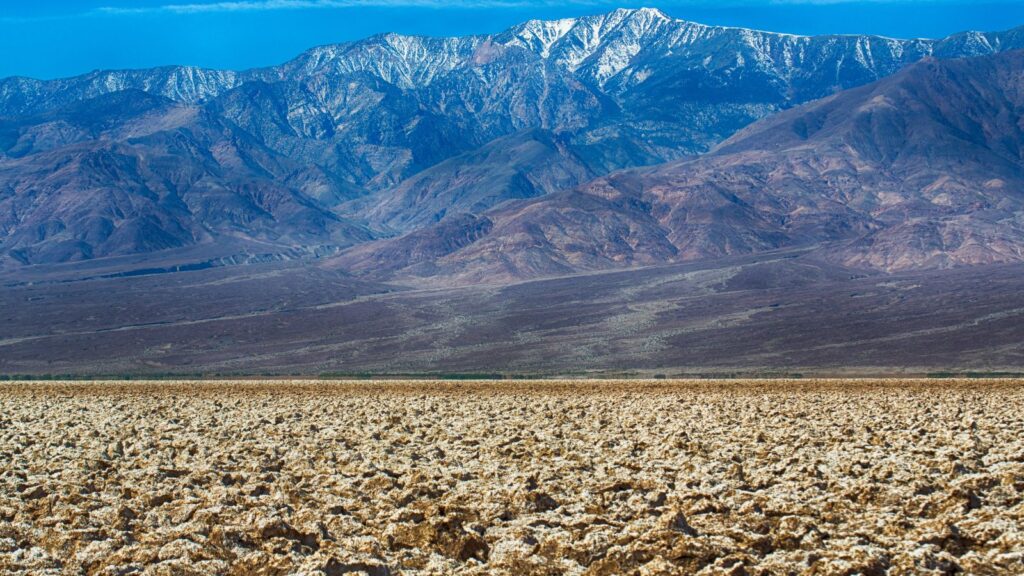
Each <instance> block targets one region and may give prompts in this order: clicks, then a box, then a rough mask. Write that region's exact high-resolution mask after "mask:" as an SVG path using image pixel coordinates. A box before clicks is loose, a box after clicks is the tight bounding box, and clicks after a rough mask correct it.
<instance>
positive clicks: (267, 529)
mask: <svg viewBox="0 0 1024 576" xmlns="http://www.w3.org/2000/svg"><path fill="white" fill-rule="evenodd" d="M0 405H2V411H0V573H3V574H104V575H115V574H239V575H241V574H247V575H248V574H255V575H260V574H267V575H269V574H308V575H323V574H326V575H337V574H369V575H372V576H381V575H388V574H593V575H599V574H953V573H966V574H1022V573H1024V504H1022V501H1024V500H1022V497H1024V382H1021V381H1013V380H970V381H967V380H938V381H924V380H813V381H810V380H792V381H778V380H776V381H704V382H694V381H626V380H623V381H540V382H532V381H531V382H526V381H495V382H457V383H456V382H428V381H416V382H398V381H360V382H326V381H263V382H257V381H253V382H247V381H230V382H229V381H201V382H200V381H197V382H188V381H173V382H169V381H164V382H130V383H127V382H122V383H118V382H44V383H40V382H34V383H33V382H12V383H7V384H4V385H2V386H0Z"/></svg>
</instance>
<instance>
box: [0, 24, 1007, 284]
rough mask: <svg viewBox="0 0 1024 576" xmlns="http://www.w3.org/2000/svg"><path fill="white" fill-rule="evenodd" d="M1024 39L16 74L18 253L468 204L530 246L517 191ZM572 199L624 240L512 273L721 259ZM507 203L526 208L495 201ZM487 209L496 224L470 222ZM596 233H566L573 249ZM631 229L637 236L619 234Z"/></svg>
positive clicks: (415, 225) (292, 242) (350, 230)
mask: <svg viewBox="0 0 1024 576" xmlns="http://www.w3.org/2000/svg"><path fill="white" fill-rule="evenodd" d="M1019 47H1024V32H1022V31H1021V30H1020V29H1017V30H1011V31H1008V32H1004V33H965V34H959V35H955V36H952V37H950V38H946V39H942V40H893V39H888V38H879V37H868V36H821V37H804V36H794V35H786V34H775V33H770V32H759V31H752V30H745V29H738V28H724V27H713V26H703V25H700V24H696V23H692V22H687V21H682V20H676V19H672V18H669V17H668V16H666V15H665V14H663V13H661V12H659V11H657V10H652V9H638V10H616V11H613V12H610V13H607V14H602V15H596V16H587V17H583V18H577V19H566V20H558V21H550V22H544V21H530V22H526V23H524V24H522V25H519V26H516V27H513V28H511V29H509V30H507V31H505V32H502V33H500V34H496V35H492V36H470V37H464V38H425V37H409V36H401V35H396V34H385V35H379V36H374V37H372V38H368V39H365V40H361V41H358V42H351V43H345V44H339V45H331V46H323V47H319V48H314V49H312V50H310V51H308V52H306V53H304V54H302V55H301V56H299V57H298V58H296V59H294V60H292V61H290V62H287V63H285V64H283V65H281V66H276V67H271V68H265V69H256V70H248V71H241V72H230V71H211V70H202V69H196V68H190V67H165V68H158V69H153V70H134V71H99V72H93V73H90V74H87V75H84V76H80V77H76V78H70V79H61V80H52V81H37V80H31V79H25V78H9V79H6V80H0V261H3V262H6V263H7V264H8V265H11V264H12V263H52V262H61V261H66V260H76V259H83V258H95V257H101V256H106V255H116V254H126V253H133V252H148V251H151V250H158V249H163V248H168V247H174V246H188V245H193V244H197V243H199V244H201V243H210V244H214V245H215V244H216V243H217V242H218V241H219V239H223V238H226V237H243V238H248V239H256V240H259V241H267V242H273V243H277V244H280V245H282V246H284V247H310V246H331V247H343V246H348V245H351V244H353V243H358V242H362V241H366V240H369V239H371V238H373V237H382V236H392V235H397V234H406V233H416V234H418V235H419V236H420V237H432V235H434V234H435V233H436V230H435V231H427V230H424V229H423V228H422V227H423V226H429V225H431V224H432V223H433V222H435V221H445V220H446V219H450V218H453V220H452V221H451V222H444V224H445V226H446V227H447V228H445V229H446V230H454V231H455V232H454V233H455V234H456V238H455V239H454V240H452V241H447V240H444V239H443V238H442V241H441V243H440V245H441V246H446V247H451V246H456V245H458V246H462V244H463V242H464V241H465V240H464V238H468V237H473V238H476V237H477V234H478V231H479V230H482V229H483V228H488V229H490V228H489V225H484V224H483V219H482V218H487V219H488V221H490V222H491V224H492V225H493V229H490V232H489V234H495V233H496V232H499V231H500V229H501V226H502V225H501V224H500V221H507V222H513V221H515V222H521V224H516V225H515V226H516V227H517V228H516V229H517V230H519V229H521V230H520V231H518V232H516V234H517V235H518V236H517V237H519V238H523V239H526V240H524V241H526V242H527V243H530V242H534V241H535V240H536V238H537V236H536V234H535V231H536V230H537V229H538V226H541V227H543V226H542V225H540V224H535V223H528V222H527V220H528V219H529V218H530V217H532V216H530V214H532V213H533V212H532V211H535V210H538V209H539V208H535V207H530V208H527V206H542V205H546V204H526V205H522V204H518V203H517V202H518V201H520V200H521V199H523V198H529V197H542V196H545V195H548V194H561V193H562V192H564V191H565V190H568V189H570V188H572V187H574V186H576V185H578V184H579V183H580V182H583V181H586V180H588V179H590V178H592V177H596V176H602V175H605V174H608V173H610V172H612V171H614V170H618V169H622V168H629V167H637V166H645V165H653V164H657V163H660V162H665V161H677V160H680V159H685V158H688V157H691V156H692V155H693V154H696V153H702V152H705V151H707V150H709V149H710V148H711V147H712V146H714V145H716V144H717V143H719V142H721V141H722V140H723V139H725V138H726V137H728V136H730V135H731V134H733V133H734V132H736V131H737V130H738V129H740V128H742V127H744V126H746V125H748V124H749V123H750V122H752V121H754V120H756V119H758V118H762V117H764V116H766V115H769V114H772V113H775V112H777V111H779V110H783V109H786V108H789V107H792V106H794V105H797V104H800V103H802V102H806V101H808V100H811V99H814V98H818V97H822V96H827V95H829V94H833V93H835V92H836V91H838V90H841V89H845V88H850V87H854V86H859V85H863V84H865V83H868V82H871V81H875V80H877V79H878V78H882V77H885V76H887V75H890V74H892V73H894V72H896V71H898V70H900V69H901V68H902V67H904V66H906V65H907V64H910V63H912V62H915V61H917V60H919V59H921V58H922V57H925V56H929V55H932V56H935V57H938V58H954V57H963V56H971V55H979V54H993V53H997V52H1002V51H1006V50H1011V49H1014V48H1019ZM615 178H616V181H622V179H623V178H626V179H628V178H631V177H625V176H616V177H615ZM559 198H562V199H564V201H565V202H567V204H566V210H567V211H568V212H567V213H566V214H562V215H556V214H548V215H547V216H545V218H549V219H550V220H551V222H557V221H559V220H560V219H567V218H568V219H572V218H575V217H576V216H572V215H571V214H573V213H574V212H575V213H578V215H579V218H590V219H591V220H592V221H593V222H595V229H596V230H597V232H596V237H597V238H600V239H601V240H600V242H601V243H602V245H603V246H604V247H603V248H602V249H601V250H598V251H591V252H590V253H588V252H586V251H585V250H582V249H581V250H575V249H574V250H571V251H569V252H567V253H566V254H564V255H561V256H558V257H557V258H556V260H557V265H556V264H550V265H549V264H546V263H544V262H542V261H539V260H538V261H535V262H532V263H530V264H528V265H523V266H518V265H512V264H510V265H509V266H511V268H509V269H510V270H513V271H515V270H519V269H520V268H524V266H525V269H531V268H535V269H536V270H535V272H536V273H540V272H541V271H543V270H547V269H551V270H554V269H558V270H562V269H566V270H569V269H577V268H590V267H595V266H603V265H605V263H609V264H614V265H623V264H629V263H642V262H646V261H648V260H650V261H662V260H664V259H665V258H668V257H670V256H671V257H673V258H677V257H697V256H700V255H702V254H704V255H713V254H715V253H718V252H721V251H722V250H721V249H720V248H717V247H716V246H717V245H720V244H722V242H724V241H723V240H716V241H713V242H711V241H707V240H704V239H701V238H702V237H701V236H700V235H699V234H698V235H697V236H695V237H694V238H693V239H692V240H689V241H684V240H682V239H681V238H674V239H673V238H669V237H668V236H669V235H666V233H664V232H663V231H661V230H660V229H658V228H649V224H651V221H650V218H652V217H654V216H653V215H652V214H651V213H650V211H649V210H648V209H646V208H644V207H643V206H642V205H633V204H632V202H633V201H632V200H629V199H623V198H619V199H616V198H617V197H614V195H612V196H609V197H603V196H602V195H599V194H598V195H594V194H591V195H589V196H588V197H586V198H584V199H581V198H580V197H579V196H577V195H572V194H569V195H563V196H559ZM644 201H646V200H644ZM509 202H511V204H509ZM594 202H597V203H598V204H599V206H598V205H593V206H592V205H591V204H593V203H594ZM513 205H514V207H512V206H513ZM502 206H505V207H506V208H507V209H508V210H509V211H510V212H509V214H511V213H514V212H516V211H518V210H528V212H527V213H524V214H523V215H522V216H521V218H519V219H515V218H512V217H510V216H502V217H501V218H498V219H497V220H495V219H494V218H492V217H490V216H486V217H483V216H481V214H482V213H483V212H484V211H487V210H490V209H493V208H495V207H502ZM606 214H607V215H608V216H607V217H606V216H605V215H606ZM729 217H730V218H740V216H739V215H735V214H732V215H730V216H729ZM659 218H660V217H654V220H655V221H658V222H661V221H660V220H659ZM755 220H756V218H755ZM466 222H471V224H470V225H469V226H470V230H477V232H470V233H469V235H468V236H466V234H467V232H466V230H464V229H463V228H462V226H463V225H465V223H466ZM743 222H744V220H743V219H742V218H741V219H740V220H737V221H736V222H735V226H734V225H732V224H730V223H729V222H727V221H716V222H710V223H707V224H706V226H705V228H706V230H707V233H708V234H711V235H723V234H724V235H729V234H735V235H736V236H735V237H733V238H731V239H729V240H728V241H727V242H726V243H727V244H729V245H730V246H733V247H732V248H729V249H728V250H725V252H728V253H732V252H735V251H739V250H744V249H753V248H756V247H758V246H762V245H763V246H771V245H775V244H777V243H779V242H781V241H782V240H780V239H779V238H776V235H777V232H776V231H773V230H774V229H773V228H772V226H773V224H768V223H764V224H763V226H764V227H765V228H764V230H759V229H755V230H750V231H745V232H736V231H735V230H737V229H738V228H737V227H739V226H740V225H741V224H742V223H743ZM659 225H660V226H663V225H664V223H661V224H659ZM851 225H853V226H859V225H861V224H859V223H857V222H853V223H851ZM864 225H867V224H864ZM481 226H482V228H481ZM592 234H593V233H592V232H591V231H584V230H580V231H577V232H571V231H570V230H569V229H568V228H566V229H565V230H564V231H563V232H562V235H563V236H564V239H565V243H566V244H571V245H573V246H576V245H577V244H579V243H581V242H582V243H584V244H585V243H586V242H591V241H593V239H592V238H590V236H591V235H592ZM676 234H677V235H678V234H682V232H679V231H677V232H676ZM623 242H625V243H626V245H629V246H630V249H629V250H627V251H625V252H621V251H619V249H618V248H613V246H616V245H619V244H622V243H623ZM709 242H710V244H709ZM474 244H476V243H475V242H474ZM555 245H556V246H557V243H555ZM479 246H483V245H479ZM445 249H446V250H447V249H449V248H445ZM362 253H364V254H368V255H369V254H371V253H372V249H371V250H370V252H362ZM641 253H642V254H651V255H654V254H656V255H657V256H640V255H639V254H641ZM514 257H515V258H532V256H527V254H525V253H524V254H521V255H519V254H517V255H515V256H514ZM370 261H372V258H371V260H370ZM400 264H401V263H389V265H390V266H395V265H400ZM441 268H443V266H442V267H441ZM513 273H514V274H518V273H519V272H513Z"/></svg>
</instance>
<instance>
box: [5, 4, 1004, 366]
mask: <svg viewBox="0 0 1024 576" xmlns="http://www.w3.org/2000/svg"><path fill="white" fill-rule="evenodd" d="M1022 49H1024V28H1018V29H1014V30H1009V31H1006V32H997V33H980V32H966V33H961V34H956V35H953V36H950V37H948V38H944V39H939V40H926V39H915V40H895V39H890V38H881V37H874V36H814V37H811V36H795V35H788V34H776V33H770V32H761V31H754V30H746V29H741V28H725V27H714V26H703V25H700V24H696V23H692V22H687V21H683V20H676V19H673V18H670V17H668V16H666V15H665V14H664V13H662V12H660V11H657V10H652V9H637V10H616V11H613V12H610V13H607V14H603V15H597V16H587V17H582V18H576V19H566V20H558V21H529V22H526V23H523V24H521V25H519V26H515V27H513V28H511V29H509V30H507V31H505V32H502V33H500V34H494V35H489V36H469V37H463V38H426V37H411V36H400V35H396V34H385V35H380V36H374V37H371V38H367V39H365V40H361V41H357V42H350V43H345V44H338V45H331V46H322V47H318V48H313V49H311V50H309V51H307V52H306V53H304V54H302V55H300V56H299V57H298V58H296V59H294V60H292V61H289V62H286V63H284V64H282V65H280V66H276V67H271V68H262V69H255V70H246V71H237V72H235V71H215V70H203V69H197V68H190V67H165V68H158V69H152V70H131V71H101V72H93V73H90V74H86V75H83V76H79V77H75V78H68V79H60V80H49V81H40V80H32V79H25V78H8V79H4V80H0V303H2V304H3V305H2V306H0V310H2V312H0V319H2V320H3V322H0V374H4V373H7V374H13V373H32V374H38V373H54V372H55V371H61V372H67V373H73V374H93V373H99V374H111V373H125V372H129V373H142V372H145V373H151V372H164V371H170V372H174V373H181V372H183V371H195V372H199V373H207V372H210V371H217V372H220V373H230V374H235V373H244V374H250V373H252V372H253V370H257V369H258V370H260V371H264V372H266V373H268V374H285V373H286V374H309V373H332V374H356V373H364V372H368V373H373V374H380V373H395V372H396V371H397V372H400V373H414V374H422V373H436V372H437V371H438V370H444V371H450V372H454V373H459V372H463V371H469V372H472V373H478V372H480V371H483V373H491V371H493V370H497V371H500V372H510V373H530V374H565V373H567V372H571V373H574V374H590V373H595V372H599V373H613V374H621V373H639V374H647V375H653V374H680V375H686V374H694V373H701V374H702V373H713V374H722V373H726V374H736V373H763V371H764V370H766V369H770V371H771V373H773V374H775V373H780V371H782V373H786V371H799V372H807V373H823V374H834V373H848V371H852V373H872V374H875V373H881V374H891V373H895V372H899V373H903V372H906V371H908V370H909V371H911V372H913V373H927V372H930V371H936V370H938V371H957V370H968V369H969V370H981V371H986V370H989V371H991V370H996V371H1006V370H1017V369H1018V368H1022V367H1024V348H1022V344H1021V343H1022V342H1024V331H1022V330H1024V322H1022V321H1021V317H1022V316H1024V300H1022V299H1021V296H1020V294H1021V293H1022V292H1021V282H1022V281H1021V280H1020V279H1021V278H1024V50H1022ZM847 369H849V370H847Z"/></svg>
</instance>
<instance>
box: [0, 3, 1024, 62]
mask: <svg viewBox="0 0 1024 576" xmlns="http://www.w3.org/2000/svg"><path fill="white" fill-rule="evenodd" d="M620 6H624V7H639V6H652V7H657V8H661V9H662V10H664V11H665V12H666V13H668V14H669V15H671V16H674V17H676V18H684V19H688V20H694V21H697V22H703V23H707V24H723V25H730V26H747V27H752V28H760V29H765V30H775V31H779V32H790V33H797V34H824V33H840V34H852V33H870V34H882V35H886V36H895V37H939V36H944V35H947V34H950V33H952V32H957V31H961V30H965V29H976V30H1003V29H1007V28H1012V27H1015V26H1019V25H1024V0H991V1H984V0H983V1H981V2H970V1H964V0H868V1H844V0H674V1H664V2H659V1H656V0H651V1H649V2H639V3H637V2H628V1H623V2H614V1H611V0H570V1H568V2H566V1H564V0H563V1H561V2H555V1H553V0H466V1H462V2H458V1H455V2H453V1H448V2H445V1H442V0H230V1H224V0H141V1H134V2H128V1H125V0H24V1H22V0H0V54H3V57H2V58H0V77H5V76H12V75H21V76H33V77H37V78H54V77H60V76H70V75H74V74H80V73H83V72H88V71H90V70H94V69H99V68H140V67H149V66H156V65H161V64H193V65H199V66H208V67H214V68H233V69H241V68H248V67H254V66H265V65H271V64H277V63H280V62H283V61H285V60H288V59H289V58H291V57H293V56H295V55H296V54H298V53H299V52H301V51H302V50H304V49H306V48H309V47H310V46H315V45H319V44H329V43H333V42H342V41H345V40H352V39H357V38H361V37H365V36H368V35H370V34H374V33H378V32H387V31H395V32H401V33H407V34H429V35H435V36H441V35H462V34H472V33H489V32H498V31H500V30H503V29H505V28H507V27H508V26H510V25H512V24H515V23H517V22H520V21H523V20H527V19H530V18H562V17H567V16H576V15H582V14H591V13H598V12H605V11H608V10H611V9H613V8H616V7H620Z"/></svg>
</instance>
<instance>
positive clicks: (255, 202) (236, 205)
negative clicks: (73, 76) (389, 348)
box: [0, 91, 371, 264]
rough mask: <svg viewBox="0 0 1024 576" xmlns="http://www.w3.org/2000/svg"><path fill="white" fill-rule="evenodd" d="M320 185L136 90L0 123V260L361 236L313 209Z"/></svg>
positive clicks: (296, 167) (202, 116) (316, 176)
mask: <svg viewBox="0 0 1024 576" xmlns="http://www.w3.org/2000/svg"><path fill="white" fill-rule="evenodd" d="M329 180H330V176H329V175H327V174H326V173H324V172H323V171H322V170H319V169H317V168H315V167H308V166H304V165H302V164H300V163H298V162H295V161H293V160H290V159H288V158H286V157H283V156H281V155H280V154H277V153H275V152H273V151H272V150H269V149H267V148H266V147H264V146H262V145H260V144H259V143H258V142H256V141H255V140H253V139H252V138H251V137H250V136H248V135H247V134H246V133H245V132H241V131H239V130H237V129H235V128H234V127H233V126H231V125H229V124H226V123H224V122H222V121H220V120H218V119H217V118H215V117H213V116H211V115H210V114H208V113H207V112H205V111H204V110H203V109H201V108H197V107H194V106H185V105H181V104H176V103H174V102H171V101H170V100H167V99H165V98H162V97H159V96H153V95H150V94H146V93H144V92H140V91H125V92H118V93H114V94H108V95H105V96H100V97H98V98H96V99H94V100H89V101H84V102H80V103H76V104H74V105H71V106H68V107H65V108H61V109H58V110H56V111H54V112H51V113H47V114H42V115H38V116H34V117H30V118H24V119H0V183H2V184H0V264H2V263H3V262H4V261H5V260H7V261H8V262H18V263H21V264H32V263H37V262H41V263H54V262H66V261H74V260H81V259H89V258H95V257H101V256H115V255H122V254H134V253H142V252H152V251H156V250H162V249H167V248H178V247H183V246H191V245H196V244H204V243H213V244H220V245H223V246H224V248H225V249H229V245H230V244H231V243H230V242H227V240H228V239H231V238H236V239H252V240H257V241H263V242H271V243H274V244H277V245H280V246H283V247H290V246H306V245H325V244H326V245H342V246H347V245H351V244H352V243H354V242H361V241H366V240H368V239H370V238H371V236H370V234H369V233H368V232H367V231H366V229H365V228H363V227H362V226H360V225H357V224H354V223H350V222H348V221H346V220H344V219H342V218H339V217H338V216H337V215H335V214H334V213H333V212H331V211H330V210H328V209H327V208H326V207H325V206H324V205H323V204H322V203H321V202H320V199H319V197H318V196H319V193H320V192H321V191H322V190H324V189H327V188H331V187H332V186H331V183H330V182H329Z"/></svg>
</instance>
